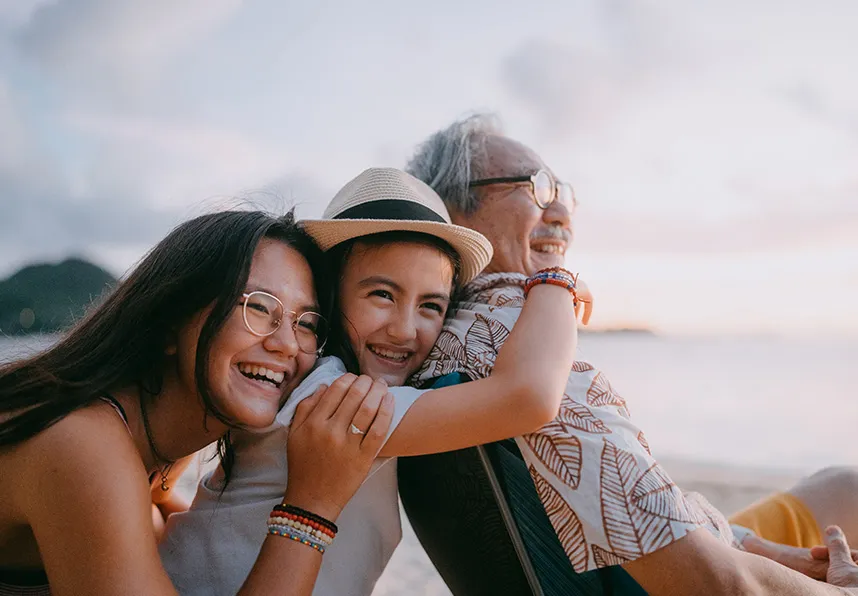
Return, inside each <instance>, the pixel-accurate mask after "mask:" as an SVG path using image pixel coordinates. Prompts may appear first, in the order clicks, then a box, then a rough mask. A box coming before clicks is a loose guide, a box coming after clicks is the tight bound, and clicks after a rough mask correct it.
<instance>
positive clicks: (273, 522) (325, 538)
mask: <svg viewBox="0 0 858 596" xmlns="http://www.w3.org/2000/svg"><path fill="white" fill-rule="evenodd" d="M268 525H269V527H270V526H289V527H290V528H295V529H296V530H299V531H301V532H304V533H305V534H309V535H310V536H312V537H313V538H316V539H318V540H321V541H322V542H324V543H325V544H331V543H332V542H333V541H334V537H333V536H331V535H330V534H327V533H325V532H323V531H322V530H317V529H315V528H313V527H311V526H308V525H306V524H302V523H300V522H297V521H295V520H292V519H287V518H284V517H269V518H268Z"/></svg>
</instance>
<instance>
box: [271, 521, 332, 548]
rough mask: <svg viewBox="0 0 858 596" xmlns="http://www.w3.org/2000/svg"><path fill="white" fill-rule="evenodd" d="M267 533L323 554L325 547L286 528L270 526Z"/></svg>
mask: <svg viewBox="0 0 858 596" xmlns="http://www.w3.org/2000/svg"><path fill="white" fill-rule="evenodd" d="M268 533H269V534H271V535H273V536H282V537H283V538H289V539H290V540H294V541H295V542H300V543H301V544H305V545H307V546H309V547H310V548H312V549H315V550H317V551H319V553H321V554H325V545H323V544H319V543H317V542H314V541H312V540H309V539H307V538H305V537H303V536H301V535H300V534H298V533H297V532H293V531H290V530H289V529H288V528H286V527H278V526H270V527H269V528H268Z"/></svg>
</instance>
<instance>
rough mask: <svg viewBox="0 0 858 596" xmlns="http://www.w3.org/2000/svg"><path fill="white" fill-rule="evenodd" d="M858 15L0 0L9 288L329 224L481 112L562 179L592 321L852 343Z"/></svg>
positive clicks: (574, 263) (828, 8) (819, 8)
mask: <svg viewBox="0 0 858 596" xmlns="http://www.w3.org/2000/svg"><path fill="white" fill-rule="evenodd" d="M856 31H858V4H856V3H855V2H854V1H852V0H817V1H816V2H807V1H802V2H798V1H792V0H777V1H775V0H759V1H758V2H753V3H748V2H742V1H740V0H723V1H721V2H687V1H680V0H658V1H656V0H639V1H625V0H592V1H582V0H565V1H560V0H555V1H551V2H548V1H533V2H530V3H523V2H511V1H507V0H491V1H489V0H478V1H462V0H457V1H455V2H453V1H449V0H437V1H435V2H432V3H429V2H407V1H402V0H367V1H364V2H350V1H347V0H338V1H326V0H306V1H304V2H294V1H285V2H284V1H279V0H248V1H245V2H242V1H240V0H148V1H145V2H143V1H138V0H0V278H2V277H5V276H7V275H9V274H10V273H12V272H13V271H15V270H16V269H17V268H18V267H20V266H22V265H24V264H27V263H30V262H34V261H41V260H48V261H55V260H59V259H61V258H63V257H65V256H67V255H73V254H74V255H81V256H84V257H85V258H88V259H91V260H93V261H95V262H97V263H99V264H101V265H103V266H105V267H106V268H108V269H109V270H111V271H112V272H113V273H115V274H117V275H119V274H122V273H123V272H124V271H125V270H126V269H127V268H128V267H130V266H131V265H132V264H133V263H134V262H135V261H136V260H137V259H139V258H140V257H141V256H142V254H143V253H144V252H145V251H146V250H147V249H148V248H149V247H151V246H152V245H153V244H154V243H155V242H157V241H158V240H159V239H160V238H161V237H162V236H164V235H165V234H166V233H167V231H168V230H169V229H170V228H171V227H172V226H173V225H175V224H176V223H178V222H180V221H182V220H183V219H186V218H188V217H190V216H193V215H196V214H199V213H200V212H203V211H207V210H211V209H214V208H218V207H221V206H223V205H228V204H231V200H232V199H231V197H236V196H241V195H243V194H244V193H246V192H251V193H254V194H253V196H260V194H259V191H262V192H263V193H268V194H278V195H280V196H282V197H284V198H285V199H286V200H287V201H294V202H296V203H297V204H298V205H299V213H300V214H301V215H303V216H318V215H320V214H321V211H322V209H323V207H324V204H325V203H326V201H327V200H328V199H329V198H330V197H331V196H332V195H333V193H334V192H335V191H336V190H337V189H338V188H339V186H341V185H342V184H343V183H344V182H346V181H347V180H348V179H350V178H351V177H353V176H354V175H356V174H357V173H359V172H360V171H361V170H363V169H364V168H366V167H369V166H374V165H388V166H397V167H402V166H403V165H404V163H405V162H406V160H407V159H408V157H409V156H410V154H411V153H412V151H413V149H414V146H415V145H416V144H417V143H419V142H420V141H422V140H423V139H425V138H426V136H428V135H429V134H430V133H432V132H433V131H435V130H437V129H439V128H442V127H444V126H446V125H447V124H449V123H450V122H451V121H453V120H454V119H456V118H458V117H460V116H463V115H465V114H467V113H469V112H471V111H475V110H478V111H493V112H495V113H497V114H498V115H499V116H500V117H501V119H502V121H503V123H504V125H505V129H506V132H507V133H508V134H509V135H510V136H512V137H514V138H516V139H518V140H521V141H523V142H525V143H526V144H528V145H530V146H531V147H533V148H534V149H535V150H536V151H537V152H538V153H540V154H541V155H542V157H543V158H544V159H545V161H546V162H547V163H548V164H549V165H550V166H551V167H552V168H553V169H554V171H555V172H556V173H557V174H558V175H559V176H561V177H562V178H564V179H567V180H569V181H571V182H572V184H573V185H574V186H575V188H576V192H577V194H578V197H579V200H580V203H581V207H580V209H579V211H578V213H577V222H576V240H575V244H574V249H573V250H572V252H571V253H570V255H569V257H568V263H569V266H570V267H571V268H573V269H575V270H578V271H580V272H581V274H582V275H583V276H584V278H585V279H587V280H588V282H589V284H590V286H591V288H592V289H593V292H594V294H595V296H596V311H595V315H594V324H595V325H597V326H614V325H634V326H651V327H654V328H655V329H657V330H659V331H662V332H665V333H736V332H741V333H778V334H816V335H820V334H824V335H846V336H852V337H858V306H856V304H858V75H856V73H858V36H856Z"/></svg>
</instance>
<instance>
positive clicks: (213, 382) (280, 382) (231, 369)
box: [176, 238, 319, 428]
mask: <svg viewBox="0 0 858 596" xmlns="http://www.w3.org/2000/svg"><path fill="white" fill-rule="evenodd" d="M257 290H258V291H262V292H266V293H268V294H271V295H273V296H276V297H277V298H278V299H279V300H280V301H281V302H282V303H283V306H284V308H285V310H286V311H287V312H286V313H285V314H284V318H283V323H282V325H280V327H279V329H278V330H277V331H276V332H275V333H273V334H271V335H268V336H267V337H259V336H258V335H254V334H253V333H251V332H250V331H249V330H248V328H247V326H246V325H245V322H244V317H243V310H242V303H243V302H244V300H245V299H244V298H241V299H240V300H239V302H238V303H236V306H235V308H234V309H233V311H232V313H231V314H230V315H229V317H228V318H227V320H226V322H225V323H224V325H223V327H222V328H221V329H220V331H219V332H218V334H217V336H216V337H215V338H214V340H213V341H212V344H211V350H210V352H209V360H208V362H209V386H210V389H211V392H212V400H213V402H214V404H215V406H216V407H217V408H218V410H219V411H220V412H221V413H222V414H223V415H224V416H225V417H226V418H228V419H229V420H231V421H232V422H234V423H235V424H237V425H240V426H246V427H251V428H254V427H255V428H261V427H265V426H268V425H269V424H271V423H272V422H273V421H274V416H275V415H276V414H277V412H278V410H279V409H280V406H281V405H282V403H283V402H284V401H285V399H286V397H287V396H288V395H289V394H290V393H291V392H292V390H293V389H294V388H295V387H296V386H297V385H298V383H300V382H301V380H302V379H303V378H304V377H305V376H306V375H307V373H308V372H309V371H310V369H311V368H312V366H313V364H314V363H315V361H316V354H307V353H305V352H302V351H301V349H300V348H299V342H298V341H297V338H296V336H295V332H294V331H293V329H292V324H291V323H292V321H293V316H292V315H291V314H290V313H289V312H288V311H295V312H297V313H299V314H300V313H301V312H304V311H318V310H319V309H318V306H317V303H316V292H315V289H314V286H313V274H312V272H311V270H310V266H309V265H308V263H307V261H306V259H304V257H303V256H301V254H300V253H298V252H297V251H296V250H295V249H294V248H292V247H290V246H288V245H287V244H284V243H283V242H281V241H279V240H272V239H269V238H264V239H262V240H261V241H260V242H259V245H258V246H257V248H256V251H255V252H254V254H253V262H252V265H251V267H250V275H249V277H248V280H247V287H246V289H245V292H247V293H249V292H253V291H257ZM210 310H211V309H210V308H209V309H205V310H204V311H203V312H201V313H198V314H197V315H196V316H195V317H194V318H193V320H192V321H190V322H189V323H188V324H187V325H185V326H184V327H183V328H182V330H181V331H180V333H179V335H178V342H177V346H176V351H177V362H178V368H179V370H178V377H179V380H180V382H181V383H182V384H183V385H184V386H185V388H186V389H187V390H189V391H194V392H196V383H195V381H194V369H195V366H194V362H195V358H196V349H197V340H198V338H199V334H200V330H201V329H202V326H203V324H204V323H205V321H206V319H207V317H208V314H209V312H210Z"/></svg>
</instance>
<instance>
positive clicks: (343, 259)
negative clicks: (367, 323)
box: [326, 230, 462, 374]
mask: <svg viewBox="0 0 858 596" xmlns="http://www.w3.org/2000/svg"><path fill="white" fill-rule="evenodd" d="M391 242H409V243H416V244H422V245H424V246H429V247H432V248H435V249H437V250H439V251H441V253H443V254H444V256H446V257H447V258H448V259H450V263H451V264H452V265H453V283H452V288H450V307H449V308H448V309H447V317H450V316H452V315H453V314H454V313H455V304H456V297H457V295H458V293H459V290H460V289H461V288H460V286H461V284H460V281H459V280H460V278H461V270H462V259H461V257H460V256H459V253H458V252H456V250H455V249H454V248H453V247H452V246H450V244H448V243H447V242H445V241H444V240H441V239H440V238H438V237H437V236H433V235H431V234H424V233H423V232H411V231H402V230H394V231H391V232H380V233H378V234H369V235H367V236H359V237H358V238H352V239H351V240H346V241H345V242H341V243H340V244H337V245H336V246H334V247H333V248H332V249H330V250H329V251H328V262H329V263H330V266H331V284H330V286H329V288H328V291H329V292H330V300H329V302H330V303H331V305H332V316H331V318H330V321H331V332H330V335H329V338H328V343H327V347H326V353H327V354H329V355H332V356H337V357H339V358H340V360H342V361H343V363H344V364H345V365H346V369H347V370H348V371H349V372H351V373H354V374H359V373H360V370H358V359H357V355H356V354H355V352H354V349H352V346H351V344H350V343H349V336H348V333H347V332H346V325H350V324H351V323H350V322H349V321H347V320H346V318H345V316H344V315H343V311H342V308H341V296H340V281H341V280H342V279H343V275H344V273H345V267H346V264H347V262H348V260H349V257H350V256H351V254H352V251H353V250H354V247H355V244H357V243H360V244H362V245H364V246H367V247H378V246H381V245H383V244H389V243H391Z"/></svg>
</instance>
